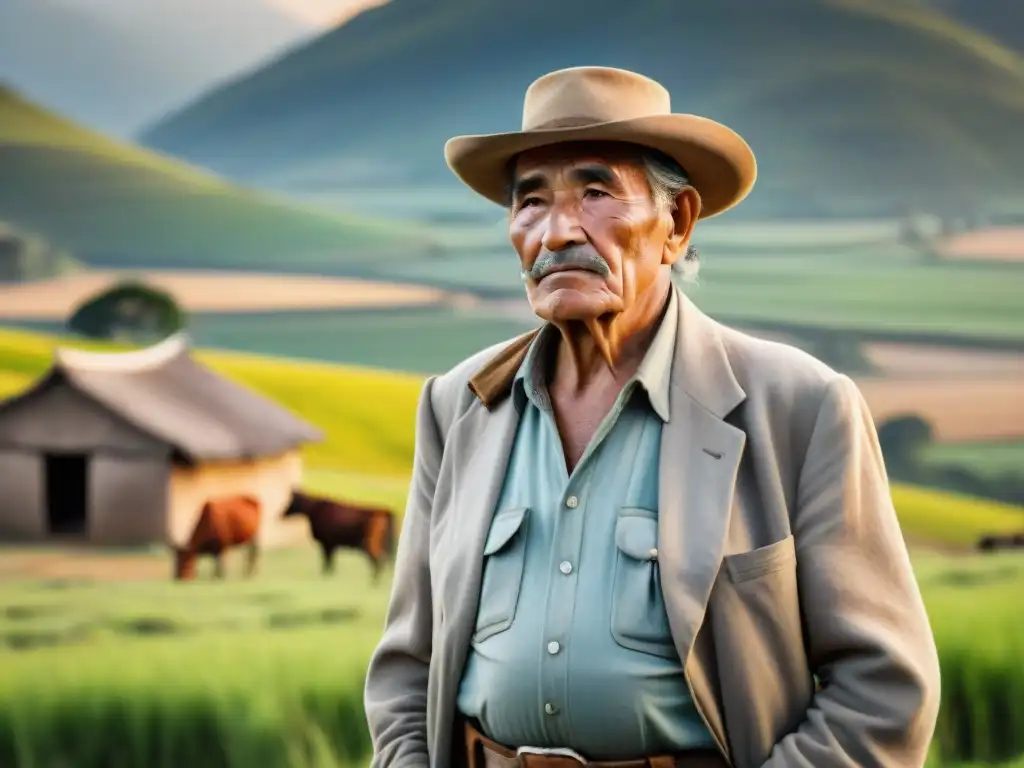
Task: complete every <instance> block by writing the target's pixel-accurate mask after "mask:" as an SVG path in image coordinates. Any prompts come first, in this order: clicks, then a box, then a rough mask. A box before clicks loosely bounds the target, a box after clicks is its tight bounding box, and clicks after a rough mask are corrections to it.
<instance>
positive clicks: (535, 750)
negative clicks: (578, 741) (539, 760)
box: [516, 747, 587, 765]
mask: <svg viewBox="0 0 1024 768" xmlns="http://www.w3.org/2000/svg"><path fill="white" fill-rule="evenodd" d="M527 755H538V756H540V757H567V758H569V759H570V760H575V761H576V762H577V763H579V764H580V765H586V764H587V758H585V757H584V756H583V755H581V754H580V753H579V752H577V751H576V750H574V749H568V748H566V747H519V749H517V750H516V757H526V756H527Z"/></svg>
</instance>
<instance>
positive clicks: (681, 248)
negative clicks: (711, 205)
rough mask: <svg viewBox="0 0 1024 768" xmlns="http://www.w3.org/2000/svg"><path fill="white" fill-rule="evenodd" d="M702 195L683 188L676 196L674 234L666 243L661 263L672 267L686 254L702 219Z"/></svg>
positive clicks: (673, 221)
mask: <svg viewBox="0 0 1024 768" xmlns="http://www.w3.org/2000/svg"><path fill="white" fill-rule="evenodd" d="M700 210H701V201H700V195H699V194H698V193H697V190H696V189H694V188H693V187H683V189H682V190H681V191H680V192H679V194H678V195H676V205H675V210H674V211H673V212H672V224H673V227H672V234H671V235H669V237H668V239H667V240H666V241H665V252H664V253H663V254H662V257H661V263H662V264H665V265H666V266H672V265H673V264H675V263H676V261H678V260H679V259H681V258H682V257H683V256H684V255H685V254H686V247H687V246H688V245H689V244H690V237H691V235H692V234H693V228H694V227H695V226H696V224H697V219H698V218H700Z"/></svg>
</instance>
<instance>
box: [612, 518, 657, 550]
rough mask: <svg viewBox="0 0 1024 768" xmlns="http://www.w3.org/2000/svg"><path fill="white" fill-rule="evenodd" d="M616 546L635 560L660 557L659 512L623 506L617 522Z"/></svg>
mask: <svg viewBox="0 0 1024 768" xmlns="http://www.w3.org/2000/svg"><path fill="white" fill-rule="evenodd" d="M615 546H616V547H618V548H619V551H621V552H622V553H623V554H624V555H627V556H629V557H631V558H633V559H634V560H657V559H658V513H657V512H653V511H651V510H649V509H641V508H640V507H623V508H622V509H621V510H619V519H618V520H617V521H616V522H615Z"/></svg>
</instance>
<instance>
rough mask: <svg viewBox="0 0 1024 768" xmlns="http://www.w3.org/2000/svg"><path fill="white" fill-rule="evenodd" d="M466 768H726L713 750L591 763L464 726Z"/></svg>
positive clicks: (725, 764)
mask: <svg viewBox="0 0 1024 768" xmlns="http://www.w3.org/2000/svg"><path fill="white" fill-rule="evenodd" d="M464 729H465V742H466V766H467V768H583V766H590V768H728V763H726V761H725V759H724V758H723V757H722V756H721V754H719V753H718V752H717V751H716V750H703V749H702V750H692V751H690V752H686V753H683V754H681V755H662V756H657V757H643V758H639V759H637V760H614V761H592V760H587V759H586V758H584V757H582V756H580V755H575V753H572V752H570V751H569V750H538V751H536V752H534V751H530V750H528V749H527V748H525V747H524V748H520V749H518V750H516V749H510V748H509V747H506V746H503V745H501V744H498V743H497V742H496V741H492V740H491V739H489V738H487V737H486V736H484V735H483V734H482V733H480V731H478V730H477V729H476V728H474V727H473V725H472V724H471V723H469V722H468V721H466V722H465V723H464Z"/></svg>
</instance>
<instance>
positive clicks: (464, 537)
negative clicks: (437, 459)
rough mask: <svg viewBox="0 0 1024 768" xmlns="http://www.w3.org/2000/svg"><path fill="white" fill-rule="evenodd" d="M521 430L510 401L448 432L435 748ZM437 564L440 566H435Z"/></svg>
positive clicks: (471, 414)
mask: <svg viewBox="0 0 1024 768" xmlns="http://www.w3.org/2000/svg"><path fill="white" fill-rule="evenodd" d="M518 424H519V412H518V410H517V409H516V407H515V404H514V401H513V398H511V397H506V398H505V399H504V400H502V401H501V402H500V403H496V404H492V407H491V410H488V409H486V408H484V407H483V406H482V405H480V404H474V405H473V406H472V407H471V408H470V409H469V411H467V412H466V414H465V415H464V416H463V417H462V418H461V419H460V420H459V421H458V422H456V424H455V426H454V427H453V428H452V434H451V437H450V438H449V440H450V442H449V445H448V447H447V449H446V450H450V451H451V452H452V454H453V458H452V462H453V467H452V470H453V471H452V473H451V477H452V482H453V483H454V486H455V487H454V490H453V494H452V501H451V506H450V508H449V509H448V511H447V515H448V516H449V519H448V521H447V523H446V526H447V530H446V532H445V533H444V534H443V537H444V544H443V552H444V553H446V554H447V555H448V556H447V557H444V558H443V561H441V562H443V564H441V585H440V590H439V595H440V599H441V621H442V624H443V625H444V631H443V632H441V633H440V635H439V638H440V641H441V643H442V646H441V648H435V649H434V653H435V654H439V655H440V658H441V659H443V670H444V671H443V672H442V679H440V680H439V681H438V682H439V686H438V699H439V700H438V702H437V710H436V711H437V713H438V717H437V721H436V722H435V723H434V728H433V738H434V744H435V745H438V746H439V747H440V746H441V745H444V744H450V738H451V737H450V735H451V729H452V725H453V717H454V714H455V707H456V698H457V695H458V689H459V684H460V682H461V679H462V670H463V667H464V665H465V662H466V655H467V653H468V651H469V642H470V637H471V636H472V634H473V627H474V626H475V624H476V612H477V603H478V601H479V598H480V581H481V576H482V571H483V549H484V542H485V541H486V539H487V532H488V530H489V528H490V524H491V518H492V517H493V515H494V507H495V504H497V501H498V495H499V494H500V492H501V486H502V483H503V481H504V478H505V469H506V467H507V465H508V460H509V455H510V453H511V449H512V442H513V440H514V439H515V434H516V428H517V426H518ZM439 564H440V563H439ZM436 757H437V758H438V760H435V761H434V764H435V765H440V766H447V765H448V764H449V762H448V756H447V755H441V754H437V755H436Z"/></svg>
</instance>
